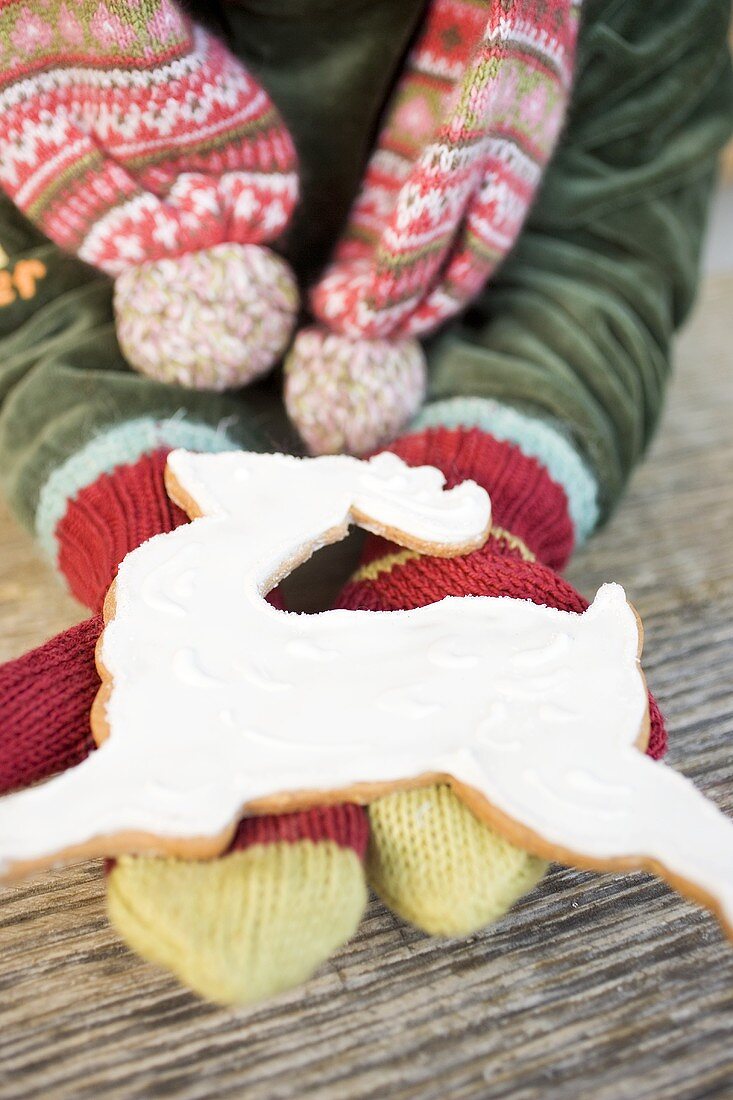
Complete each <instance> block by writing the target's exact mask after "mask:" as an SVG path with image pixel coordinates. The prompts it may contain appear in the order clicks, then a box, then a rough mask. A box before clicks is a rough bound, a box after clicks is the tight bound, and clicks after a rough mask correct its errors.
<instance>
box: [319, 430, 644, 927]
mask: <svg viewBox="0 0 733 1100" xmlns="http://www.w3.org/2000/svg"><path fill="white" fill-rule="evenodd" d="M390 449H391V450H393V451H395V452H396V453H397V454H399V455H400V457H401V458H403V459H404V460H405V461H406V462H408V463H409V464H410V465H415V466H417V465H423V464H428V465H433V466H437V467H439V468H440V469H441V470H443V472H444V473H445V475H446V478H447V483H448V486H449V487H450V486H452V485H455V484H457V483H458V482H460V481H463V480H464V479H465V478H473V480H474V481H476V482H478V484H479V485H482V486H483V487H484V488H486V489H487V490H488V491H489V493H490V495H491V501H492V530H491V535H490V537H489V540H488V542H487V543H486V545H485V546H484V547H483V548H482V549H481V550H477V551H475V552H474V553H473V554H469V555H466V556H464V557H460V558H447V559H446V558H434V557H426V556H421V555H418V554H416V553H414V552H413V551H409V550H402V549H399V548H397V547H395V546H393V545H391V544H389V543H386V542H385V541H384V540H382V539H378V538H374V537H372V538H371V539H370V540H369V541H368V543H367V545H366V548H365V558H364V563H363V564H362V566H361V568H360V569H359V570H358V571H357V573H356V574H355V575H354V577H353V578H352V580H351V581H350V583H349V584H347V586H346V588H345V589H344V590H343V592H342V594H341V599H340V601H339V604H340V606H342V607H347V608H369V609H372V610H375V611H391V610H397V609H406V608H412V607H419V606H422V605H423V604H429V603H433V602H434V601H436V600H440V599H442V598H443V597H444V596H447V595H451V596H465V595H474V596H513V597H515V598H518V599H529V600H532V601H533V602H534V603H541V604H546V605H548V606H551V607H557V608H561V609H562V610H566V611H576V612H577V611H582V610H584V609H585V608H586V607H587V602H586V601H585V600H584V599H583V598H582V597H581V596H580V595H579V594H578V593H577V592H576V591H575V590H574V589H573V588H572V587H571V585H569V584H568V583H567V582H566V581H564V580H562V579H561V578H560V577H559V576H558V575H557V574H556V573H555V572H554V570H555V569H560V568H562V567H563V565H564V564H565V563H566V561H567V559H568V557H569V555H570V552H571V550H572V545H573V529H572V525H571V523H570V519H569V516H568V511H567V503H566V498H565V494H564V492H563V490H562V489H561V488H560V487H559V486H558V485H557V484H555V483H554V482H553V481H552V480H551V479H550V477H549V476H548V474H547V473H546V471H545V470H544V469H543V467H541V466H540V465H539V464H538V463H537V462H536V461H535V460H534V459H531V458H527V457H525V456H524V455H523V454H522V452H521V451H520V450H519V449H518V448H517V447H514V446H512V445H511V444H508V443H503V442H499V441H498V440H496V439H494V438H493V437H491V436H489V435H486V434H485V433H483V432H480V431H478V430H475V429H474V430H470V431H466V430H463V429H459V430H453V431H448V430H446V429H442V428H438V429H434V430H431V431H426V432H422V433H420V434H418V435H414V436H410V437H407V438H404V439H402V440H399V441H398V442H397V443H396V444H394V445H393V447H391V448H390ZM650 707H651V718H652V732H651V739H650V744H649V752H650V754H651V755H652V756H655V757H656V756H660V755H662V753H663V752H664V747H665V741H664V727H663V724H662V722H661V717H660V715H659V711H658V709H657V707H656V704H655V703H654V701H653V699H652V700H651V701H650ZM369 819H370V825H371V841H370V847H369V854H368V858H367V871H368V877H369V881H370V883H371V885H372V886H373V887H374V889H375V890H376V891H377V893H378V894H379V895H380V896H381V897H382V898H383V900H384V901H385V902H386V903H387V905H389V906H390V908H392V909H394V910H395V911H396V912H397V913H399V914H400V916H402V917H404V918H405V919H406V920H409V921H411V922H412V923H413V924H416V925H417V926H418V927H420V928H423V929H424V930H425V931H427V932H430V933H432V934H434V935H465V934H467V933H469V932H472V931H475V930H476V929H478V928H480V927H482V926H483V925H485V924H487V923H489V922H490V921H492V920H495V919H496V918H498V917H500V916H501V915H502V914H503V913H504V912H505V911H506V909H507V908H508V907H509V906H510V905H511V904H512V903H513V902H514V901H516V900H517V898H518V897H520V896H521V895H522V894H523V893H525V892H526V891H527V890H528V889H530V888H531V886H533V885H534V883H535V882H536V881H537V880H538V879H539V878H540V876H541V875H542V874H543V873H544V870H545V868H546V866H547V865H546V863H544V862H543V861H542V860H539V859H536V858H534V857H532V856H530V855H528V854H527V853H526V852H524V851H522V850H521V849H519V848H516V847H515V846H513V845H512V844H509V843H508V842H507V841H506V840H504V839H503V838H502V837H501V836H499V835H497V834H496V833H495V832H494V831H493V830H491V829H489V828H488V827H487V826H486V825H484V824H482V823H480V822H479V821H478V820H477V819H476V818H475V817H474V816H473V814H472V813H471V812H470V810H469V809H468V808H467V807H466V806H465V805H464V803H463V802H461V801H460V799H458V798H457V796H456V795H454V794H453V793H452V791H451V790H450V788H449V787H447V786H436V787H433V788H431V789H427V790H418V791H410V792H407V793H398V794H391V795H387V796H386V797H383V798H381V799H379V800H378V801H376V802H374V803H372V804H371V806H370V807H369Z"/></svg>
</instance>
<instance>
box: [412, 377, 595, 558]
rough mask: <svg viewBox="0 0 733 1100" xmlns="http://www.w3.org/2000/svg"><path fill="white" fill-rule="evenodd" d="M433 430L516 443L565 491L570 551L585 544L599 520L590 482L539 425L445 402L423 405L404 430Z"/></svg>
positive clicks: (477, 401)
mask: <svg viewBox="0 0 733 1100" xmlns="http://www.w3.org/2000/svg"><path fill="white" fill-rule="evenodd" d="M435 427H444V428H481V429H482V430H483V431H485V432H490V433H491V435H493V436H494V437H495V438H496V439H503V440H506V442H508V443H516V445H517V446H518V447H521V449H522V451H524V453H525V454H526V455H530V456H531V457H532V458H536V459H537V460H538V461H539V462H541V463H542V465H543V466H544V467H545V468H546V470H547V472H548V473H549V475H550V477H551V478H552V479H553V480H554V481H556V482H558V484H559V485H562V487H563V489H564V490H565V494H566V496H567V498H568V511H569V513H570V518H571V520H572V522H573V526H574V528H575V542H576V545H580V544H581V543H583V542H585V540H586V539H587V538H588V536H589V535H590V534H591V533H592V532H593V530H594V529H595V527H596V524H597V523H598V515H599V508H598V484H597V482H596V479H595V478H594V476H593V474H592V473H591V471H590V470H589V469H588V467H587V466H586V464H585V463H584V462H583V460H582V458H581V457H580V455H579V454H578V452H577V451H576V450H575V448H574V447H573V446H572V444H571V443H569V442H568V440H567V439H565V437H564V436H562V435H561V434H560V433H559V432H558V431H556V430H555V429H554V428H553V427H552V426H551V425H550V424H548V423H546V422H545V421H544V420H539V419H536V418H535V417H532V416H527V414H526V413H522V412H520V411H519V410H518V409H514V408H512V407H511V405H502V404H501V403H500V402H499V401H493V400H491V399H489V398H486V397H450V398H447V399H446V400H444V401H435V402H433V403H432V404H431V405H425V406H424V408H422V409H421V411H420V412H419V413H418V415H417V417H416V418H415V420H413V422H412V424H411V425H410V428H411V429H418V430H419V429H421V428H435Z"/></svg>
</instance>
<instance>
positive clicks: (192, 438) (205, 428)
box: [35, 417, 261, 561]
mask: <svg viewBox="0 0 733 1100" xmlns="http://www.w3.org/2000/svg"><path fill="white" fill-rule="evenodd" d="M238 445H239V446H241V445H242V444H237V443H235V442H234V441H233V440H232V439H230V438H229V436H228V435H227V434H226V432H225V431H222V430H221V428H213V427H211V425H209V424H202V423H198V422H195V421H192V420H186V419H185V418H179V417H169V418H168V419H159V418H158V419H156V418H154V417H139V418H138V419H135V420H126V421H123V422H122V423H121V424H115V425H114V427H111V428H108V429H106V430H105V431H102V432H99V434H97V435H95V436H94V437H93V438H92V439H91V440H89V442H87V443H85V444H84V445H83V446H81V447H80V448H79V450H77V451H75V452H74V453H73V454H72V455H70V456H69V457H68V458H66V459H65V461H63V462H61V463H60V465H58V466H56V468H55V469H54V470H53V472H52V473H51V474H50V476H49V477H48V478H47V480H46V482H45V484H44V485H43V486H42V488H41V491H40V494H39V498H38V507H37V509H36V515H35V531H36V538H37V539H38V542H39V543H40V545H41V548H42V549H43V550H44V551H45V552H46V554H47V555H48V556H49V558H51V559H52V560H53V561H56V559H57V556H58V550H59V547H58V543H57V540H56V533H57V527H58V525H59V523H60V521H61V519H62V518H63V516H64V514H65V512H66V509H67V506H68V503H69V501H70V500H73V499H74V498H75V497H76V496H77V494H78V493H79V492H80V491H81V490H83V489H85V488H86V487H87V486H88V485H92V484H93V483H94V482H95V481H96V480H97V478H99V477H101V476H102V475H103V474H109V473H111V472H112V471H113V470H115V469H116V468H117V467H118V466H124V465H130V464H133V463H135V462H136V461H137V460H138V459H139V458H141V457H142V456H143V455H145V454H150V453H152V452H153V451H157V450H160V449H161V448H167V449H169V450H170V449H172V448H173V447H186V448H188V449H189V450H192V451H232V450H236V449H237V446H238ZM252 448H253V449H254V450H260V449H261V447H260V446H258V445H257V441H255V440H253V442H252Z"/></svg>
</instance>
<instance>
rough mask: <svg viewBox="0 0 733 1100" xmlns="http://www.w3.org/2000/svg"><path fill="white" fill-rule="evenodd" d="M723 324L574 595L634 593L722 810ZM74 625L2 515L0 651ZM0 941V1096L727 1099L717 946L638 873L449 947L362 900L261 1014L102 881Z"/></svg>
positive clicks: (25, 920)
mask: <svg viewBox="0 0 733 1100" xmlns="http://www.w3.org/2000/svg"><path fill="white" fill-rule="evenodd" d="M732 313H733V277H730V276H726V277H717V278H715V279H713V280H711V281H710V282H709V283H708V285H707V286H706V287H705V290H704V293H703V295H702V300H701V302H700V305H699V308H698V311H697V314H696V316H695V319H694V321H693V323H692V324H691V326H690V327H689V329H688V331H687V332H686V333H685V335H684V337H683V339H682V341H681V344H680V349H679V356H678V363H679V368H678V375H677V378H676V380H675V383H674V385H673V387H672V391H671V395H670V401H669V405H668V408H667V411H666V414H665V417H664V422H663V426H662V430H661V432H660V434H659V437H658V439H657V442H656V444H655V446H654V448H653V451H652V454H651V456H650V458H649V461H648V462H647V463H646V465H645V466H644V468H643V469H642V470H640V471H639V473H638V474H637V476H636V477H635V478H634V480H633V483H632V485H631V487H630V491H629V494H628V496H627V498H626V500H625V502H624V504H623V506H622V508H621V510H620V512H619V513H618V515H617V516H616V518H615V519H614V520H613V521H612V523H611V524H610V526H609V527H608V528H607V530H606V531H605V532H604V533H603V534H602V535H601V536H600V537H599V538H597V539H596V540H595V542H594V543H593V545H592V547H590V548H589V549H588V550H586V551H584V552H583V553H581V554H579V555H578V557H577V559H576V561H575V563H574V565H573V568H572V571H571V578H572V580H573V581H574V582H575V583H576V584H577V585H578V586H579V587H581V588H582V589H583V590H584V591H586V592H587V593H589V594H590V593H592V592H593V590H594V589H595V587H596V586H597V585H598V584H599V583H601V581H603V580H607V579H614V580H618V581H620V582H621V583H623V584H624V585H625V586H626V587H627V590H628V592H629V595H630V597H631V598H632V599H633V600H634V603H635V604H636V606H637V608H638V609H639V611H640V612H641V614H642V616H643V618H644V623H645V630H646V641H645V658H646V660H645V665H646V669H647V673H648V677H649V681H650V684H651V686H652V688H653V690H655V691H656V693H657V695H658V697H659V699H660V701H661V703H662V706H663V708H664V710H665V711H666V713H667V716H668V719H669V723H670V727H671V732H672V752H671V759H672V761H673V762H674V763H675V764H676V765H678V766H679V767H681V768H682V769H683V770H684V771H685V772H686V773H687V774H688V775H690V776H692V777H694V778H695V779H696V781H697V782H698V783H699V784H700V785H701V786H702V787H703V788H704V789H705V790H706V791H707V792H708V793H709V794H710V795H711V796H712V797H713V798H715V799H716V800H717V802H718V803H719V804H720V805H721V806H723V807H725V808H726V809H727V810H728V811H729V812H730V813H732V814H733V751H732V745H733V740H732V736H733V690H732V688H731V667H732V664H733V478H732V477H731V470H732V469H733V432H732V431H731V424H732V423H733V370H732V369H731V368H733V350H732V348H731V342H730V318H731V314H732ZM331 560H333V559H331ZM313 583H314V582H313V580H312V576H311V579H310V581H309V587H310V588H311V592H310V595H309V596H307V597H306V598H304V600H303V602H304V603H310V604H314V603H316V604H317V603H318V599H315V598H314V597H313V590H314V589H313ZM316 588H317V585H316ZM79 614H80V612H79V609H78V607H77V606H76V605H75V604H73V602H72V601H71V600H69V599H68V598H67V597H66V596H65V595H64V594H63V593H62V592H61V590H60V588H59V587H58V586H57V583H56V582H55V581H54V580H53V578H52V577H51V574H50V573H49V572H48V571H47V570H46V569H45V567H44V566H43V565H42V564H41V563H40V559H39V558H38V556H37V554H36V552H35V551H34V550H33V549H32V547H31V543H30V540H29V539H28V538H27V537H26V536H25V535H23V534H22V533H20V532H19V531H18V530H17V529H16V528H15V527H14V526H13V525H12V523H11V521H10V520H9V519H8V518H7V517H6V516H5V515H3V516H2V518H0V656H2V657H10V656H13V655H15V654H17V653H20V652H21V651H22V650H23V649H25V648H26V647H27V646H29V645H31V644H34V643H36V642H38V641H40V640H41V639H43V638H44V637H47V636H48V635H49V634H51V633H53V632H54V631H56V630H58V629H60V628H61V627H63V626H64V625H65V624H67V623H71V622H73V621H74V620H75V619H76V618H77V617H78V616H79ZM0 925H1V926H2V951H1V952H0V1096H2V1097H3V1098H6V1097H7V1098H11V1097H12V1098H18V1100H20V1098H21V1097H23V1098H26V1097H54V1098H56V1097H69V1098H71V1097H73V1098H87V1097H89V1098H91V1097H95V1098H96V1097H120V1098H125V1100H130V1098H138V1097H139V1098H150V1097H181V1098H184V1097H185V1098H199V1097H200V1098H205V1097H211V1096H217V1097H242V1096H246V1097H247V1098H248V1100H276V1098H283V1100H284V1098H289V1097H298V1098H300V1097H318V1098H333V1100H342V1098H344V1097H348V1098H351V1097H354V1098H362V1097H363V1098H365V1100H366V1098H368V1097H380V1098H381V1097H389V1098H390V1100H393V1098H403V1097H404V1098H407V1097H419V1098H421V1100H431V1098H435V1100H444V1098H445V1097H448V1096H450V1097H451V1100H461V1098H464V1097H489V1098H492V1100H494V1098H496V1100H498V1098H503V1097H511V1098H513V1100H540V1098H541V1100H548V1098H557V1100H572V1098H576V1097H577V1098H583V1100H585V1098H587V1097H592V1098H594V1100H619V1098H629V1100H643V1098H655V1100H663V1098H668V1100H693V1098H702V1097H721V1098H722V1097H730V1096H733V949H731V947H730V946H729V945H727V944H726V943H725V942H724V940H723V938H722V936H721V934H720V932H719V931H718V928H717V927H716V924H715V921H714V919H713V918H712V917H711V916H709V915H708V914H706V913H704V912H702V911H701V910H699V909H696V908H695V907H694V906H693V905H691V904H688V903H687V902H685V901H683V900H682V899H681V898H679V897H677V896H676V895H674V894H672V893H671V892H670V891H669V890H668V889H667V888H666V887H665V886H663V885H662V884H661V883H659V882H657V881H655V880H653V879H650V878H648V877H646V876H644V875H626V876H612V875H603V876H599V875H592V874H581V873H578V872H571V871H567V870H562V869H557V870H555V871H553V872H552V873H551V874H550V875H549V876H548V877H547V879H546V880H545V881H544V882H543V883H542V884H541V885H540V886H539V887H538V888H537V889H536V890H535V891H534V892H533V893H532V894H531V895H530V896H529V897H528V898H526V899H525V900H524V901H523V902H522V903H521V904H520V905H518V906H517V907H516V908H515V910H514V911H513V912H512V914H511V915H510V916H509V917H508V918H507V919H506V920H505V921H503V922H502V923H501V924H500V925H498V926H496V927H495V928H493V929H490V930H488V931H486V932H483V933H481V934H479V935H476V936H472V937H470V938H469V939H468V940H464V941H437V940H430V939H428V938H426V937H425V936H423V935H421V934H420V933H419V932H416V931H415V930H414V929H412V928H410V927H408V926H406V925H404V924H403V923H402V922H400V921H398V920H397V919H396V918H395V917H393V916H392V915H391V914H390V913H389V912H387V911H386V910H385V909H384V908H383V906H381V905H380V904H379V903H377V902H376V901H373V902H372V903H371V905H370V907H369V910H368V913H367V916H366V919H365V920H364V922H363V924H362V927H361V929H360V932H359V935H358V936H357V938H356V939H355V940H354V942H353V943H351V944H350V945H349V946H348V947H346V948H345V949H344V950H343V951H341V952H340V953H339V954H338V955H337V956H336V957H335V958H334V959H332V960H331V961H330V962H329V963H328V964H327V965H326V966H325V967H324V968H323V970H322V971H321V973H319V974H318V975H317V976H316V977H315V978H314V979H313V980H312V981H311V982H309V983H308V984H307V985H306V986H305V987H303V988H301V989H298V990H295V991H293V992H291V993H288V994H285V995H283V996H281V997H279V998H277V999H276V1000H274V1001H271V1002H269V1003H267V1004H264V1005H262V1006H259V1007H256V1008H254V1009H240V1010H225V1009H220V1008H215V1007H212V1006H210V1005H207V1004H204V1003H202V1002H201V1001H199V1000H197V999H196V998H195V997H193V996H192V995H190V994H189V993H187V992H185V991H184V990H182V989H181V988H180V987H179V986H177V985H176V983H175V982H174V981H173V980H172V979H171V978H169V977H168V976H167V975H165V974H162V973H160V972H159V971H157V970H155V969H154V968H152V967H150V966H148V965H147V964H145V963H143V962H142V961H140V960H139V959H137V958H136V957H134V956H133V955H132V954H130V953H129V952H128V951H127V950H126V949H125V948H124V946H123V945H122V944H121V943H120V941H119V940H118V938H117V937H116V935H115V934H114V932H113V931H112V930H111V929H110V928H109V926H108V925H107V922H106V919H105V915H104V890H103V883H102V879H101V875H100V868H99V865H98V864H94V863H90V864H85V865H83V866H80V867H77V868H75V869H72V870H66V871H62V872H54V873H48V874H45V875H42V876H39V877H38V878H37V879H35V880H33V881H32V882H27V883H23V884H21V885H20V886H17V887H15V888H13V889H8V890H6V891H5V892H4V893H3V894H2V895H0Z"/></svg>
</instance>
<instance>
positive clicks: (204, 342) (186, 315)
mask: <svg viewBox="0 0 733 1100" xmlns="http://www.w3.org/2000/svg"><path fill="white" fill-rule="evenodd" d="M114 305H115V314H116V318H117V336H118V339H119V342H120V347H121V348H122V351H123V354H124V355H125V358H126V359H127V361H128V362H129V363H130V365H131V366H133V367H134V368H135V370H138V371H140V372H141V373H142V374H147V375H150V377H151V378H155V379H157V380H158V381H160V382H175V383H178V385H181V386H188V387H190V388H191V389H197V390H226V389H233V388H235V387H237V386H245V385H247V383H249V382H252V381H253V379H255V378H257V377H258V376H259V375H261V374H264V373H265V371H267V370H269V368H270V367H271V366H273V364H274V363H275V361H276V360H277V358H278V356H279V355H280V354H281V353H282V351H283V350H284V348H285V347H286V345H287V343H288V340H289V339H290V334H291V332H292V330H293V326H294V324H295V316H296V312H297V309H298V291H297V287H296V284H295V279H294V277H293V275H292V274H291V271H290V268H289V267H288V266H287V264H286V263H285V261H284V260H281V259H280V257H279V256H276V255H275V254H274V252H270V250H269V249H267V248H262V247H261V246H259V245H253V244H219V245H215V246H214V247H213V248H207V249H204V250H202V251H200V252H188V253H186V254H185V255H183V256H178V257H176V258H175V259H163V260H156V261H153V262H150V263H144V264H141V265H140V266H139V267H131V268H128V270H127V271H124V272H123V273H122V274H121V275H118V277H117V280H116V282H115V296H114Z"/></svg>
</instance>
